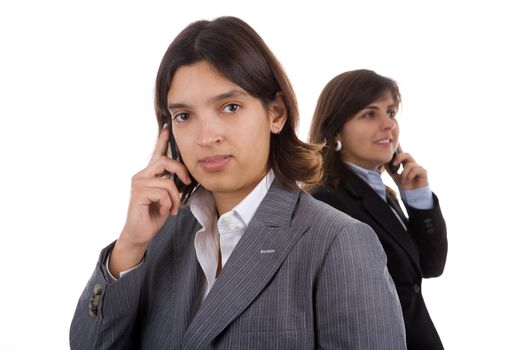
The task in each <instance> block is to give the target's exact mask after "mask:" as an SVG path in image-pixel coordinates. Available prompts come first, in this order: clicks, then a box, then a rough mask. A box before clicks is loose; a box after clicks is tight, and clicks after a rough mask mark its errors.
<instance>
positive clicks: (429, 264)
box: [405, 194, 448, 278]
mask: <svg viewBox="0 0 525 350" xmlns="http://www.w3.org/2000/svg"><path fill="white" fill-rule="evenodd" d="M432 197H433V200H434V207H433V208H432V209H428V210H420V209H415V208H412V207H410V206H409V205H407V204H406V203H405V207H406V208H407V213H408V217H409V226H410V230H409V231H410V234H411V236H412V239H413V241H414V242H415V243H416V245H417V246H418V248H419V260H420V264H421V271H422V273H423V277H425V278H429V277H438V276H440V275H441V274H442V273H443V270H444V269H445V263H446V260H447V252H448V240H447V226H446V224H445V219H444V218H443V214H441V208H440V206H439V200H438V198H437V196H436V195H435V194H432Z"/></svg>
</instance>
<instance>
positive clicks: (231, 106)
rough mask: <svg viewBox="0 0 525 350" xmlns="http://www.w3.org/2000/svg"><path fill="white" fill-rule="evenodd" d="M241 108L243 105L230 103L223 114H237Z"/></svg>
mask: <svg viewBox="0 0 525 350" xmlns="http://www.w3.org/2000/svg"><path fill="white" fill-rule="evenodd" d="M240 108H241V105H239V104H237V103H228V104H227V105H226V106H224V108H223V109H222V111H223V112H226V113H235V112H237V111H238V110H239V109H240Z"/></svg>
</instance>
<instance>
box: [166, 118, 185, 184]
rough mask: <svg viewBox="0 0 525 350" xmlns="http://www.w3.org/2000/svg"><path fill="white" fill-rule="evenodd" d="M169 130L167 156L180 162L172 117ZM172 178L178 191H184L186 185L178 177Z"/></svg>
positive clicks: (169, 120)
mask: <svg viewBox="0 0 525 350" xmlns="http://www.w3.org/2000/svg"><path fill="white" fill-rule="evenodd" d="M168 128H169V132H170V139H169V143H168V151H167V152H166V155H167V156H168V157H170V158H171V159H175V160H179V161H180V159H179V152H178V151H177V144H176V143H175V136H173V128H172V127H171V117H168ZM171 177H172V178H173V181H174V182H175V186H177V189H179V191H180V190H181V189H182V186H184V184H183V183H182V181H181V180H180V179H179V178H178V177H177V175H175V174H171Z"/></svg>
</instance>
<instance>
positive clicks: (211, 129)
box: [197, 118, 223, 147]
mask: <svg viewBox="0 0 525 350" xmlns="http://www.w3.org/2000/svg"><path fill="white" fill-rule="evenodd" d="M217 124H218V123H216V122H214V121H212V120H210V119H208V118H205V119H203V120H201V121H200V128H199V129H200V130H199V135H198V139H197V144H198V145H199V146H202V147H210V146H213V145H214V144H217V143H220V142H221V141H222V140H223V136H222V132H221V131H220V130H221V128H220V126H219V125H217Z"/></svg>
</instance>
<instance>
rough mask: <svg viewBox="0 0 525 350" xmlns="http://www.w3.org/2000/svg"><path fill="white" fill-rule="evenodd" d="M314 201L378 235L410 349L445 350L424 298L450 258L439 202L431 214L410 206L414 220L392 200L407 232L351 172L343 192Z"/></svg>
mask: <svg viewBox="0 0 525 350" xmlns="http://www.w3.org/2000/svg"><path fill="white" fill-rule="evenodd" d="M312 195H313V196H314V197H315V198H317V199H319V200H321V201H323V202H325V203H328V204H330V205H331V206H333V207H334V208H336V209H339V210H341V211H343V212H345V213H347V214H349V215H350V216H352V217H354V218H355V219H357V220H360V221H362V222H364V223H367V224H368V225H370V226H371V227H372V229H374V231H375V232H376V234H377V236H378V238H379V240H380V241H381V244H382V245H383V249H384V250H385V253H386V255H387V258H388V263H387V265H388V270H389V272H390V275H391V276H392V279H393V280H394V283H395V285H396V289H397V292H398V295H399V300H400V301H401V306H402V308H403V316H404V319H405V329H406V334H407V347H408V349H411V350H414V349H424V350H431V349H443V345H442V343H441V340H440V338H439V335H438V333H437V331H436V328H435V327H434V324H433V323H432V320H431V319H430V315H429V314H428V311H427V308H426V306H425V302H424V300H423V296H422V294H421V280H422V278H423V277H425V278H428V277H437V276H440V275H441V274H442V273H443V269H444V267H445V261H446V258H447V248H448V243H447V229H446V225H445V220H444V219H443V216H442V214H441V209H440V207H439V202H438V199H437V197H436V196H435V195H434V194H433V199H434V207H433V209H430V210H418V209H414V208H411V207H410V206H408V205H406V208H407V212H408V216H409V218H408V219H407V218H406V217H405V215H404V214H403V213H402V211H401V208H400V207H399V204H398V202H397V200H396V199H392V198H390V197H389V198H388V202H389V203H390V204H391V205H392V206H393V207H394V208H395V209H396V211H397V212H398V213H400V215H402V218H403V220H404V221H405V226H406V227H407V231H408V232H407V231H405V229H404V228H403V226H402V225H401V223H400V222H399V220H398V218H397V217H396V216H395V214H394V213H393V212H392V209H391V208H390V207H389V205H388V204H387V203H386V202H385V201H384V200H383V199H382V198H381V197H380V196H379V195H378V194H377V193H376V192H375V191H374V190H373V189H372V188H371V187H370V186H369V185H368V184H367V183H366V182H365V181H363V180H362V179H361V178H359V177H358V176H357V175H356V174H355V173H353V172H352V171H351V170H348V172H347V174H346V176H345V180H344V181H343V182H342V183H341V184H340V185H339V186H338V187H337V188H331V187H320V188H317V189H315V190H314V191H313V192H312Z"/></svg>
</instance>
